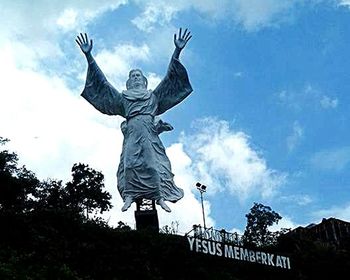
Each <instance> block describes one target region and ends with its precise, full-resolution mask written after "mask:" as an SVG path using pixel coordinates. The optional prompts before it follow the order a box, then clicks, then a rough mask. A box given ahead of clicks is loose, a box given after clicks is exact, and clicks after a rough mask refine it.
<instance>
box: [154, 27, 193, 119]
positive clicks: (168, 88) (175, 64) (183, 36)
mask: <svg viewBox="0 0 350 280" xmlns="http://www.w3.org/2000/svg"><path fill="white" fill-rule="evenodd" d="M191 38H192V35H191V32H190V31H188V30H187V28H186V29H185V31H184V33H182V28H180V29H179V34H178V36H176V33H175V34H174V45H175V50H174V53H173V55H172V57H171V61H170V64H169V67H168V71H167V74H166V76H165V77H164V79H163V80H162V81H161V82H160V84H159V85H158V86H157V87H156V89H155V90H154V91H153V93H154V94H155V95H156V96H157V97H158V109H157V115H160V114H162V113H164V112H166V111H167V110H169V109H170V108H172V107H174V106H175V105H177V104H178V103H180V102H181V101H182V100H184V99H185V98H186V97H187V96H188V95H189V94H190V93H191V92H192V86H191V84H190V81H189V78H188V75H187V71H186V68H185V67H184V66H183V65H182V64H181V62H180V60H179V57H180V53H181V51H182V50H183V49H184V47H185V46H186V44H187V43H188V41H189V40H190V39H191Z"/></svg>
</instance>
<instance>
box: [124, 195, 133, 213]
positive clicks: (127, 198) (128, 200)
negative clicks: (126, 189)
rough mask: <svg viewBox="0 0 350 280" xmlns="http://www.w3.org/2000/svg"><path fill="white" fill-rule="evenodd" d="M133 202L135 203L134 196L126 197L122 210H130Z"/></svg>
mask: <svg viewBox="0 0 350 280" xmlns="http://www.w3.org/2000/svg"><path fill="white" fill-rule="evenodd" d="M131 203H133V200H132V198H131V197H130V196H128V197H126V198H125V201H124V205H123V207H122V211H123V212H125V211H126V210H128V209H129V207H130V206H131Z"/></svg>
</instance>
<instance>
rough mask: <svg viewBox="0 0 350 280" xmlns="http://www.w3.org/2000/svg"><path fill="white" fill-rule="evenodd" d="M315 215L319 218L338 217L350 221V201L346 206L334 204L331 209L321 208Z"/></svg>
mask: <svg viewBox="0 0 350 280" xmlns="http://www.w3.org/2000/svg"><path fill="white" fill-rule="evenodd" d="M313 216H314V217H315V219H317V220H321V219H322V218H326V219H327V218H331V217H333V218H337V219H341V220H345V221H350V203H348V204H345V205H344V206H333V207H331V208H329V209H323V210H319V211H316V212H314V213H313Z"/></svg>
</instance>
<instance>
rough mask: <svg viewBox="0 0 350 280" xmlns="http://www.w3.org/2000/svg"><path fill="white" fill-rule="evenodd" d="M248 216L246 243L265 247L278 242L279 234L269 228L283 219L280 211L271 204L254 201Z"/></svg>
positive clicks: (244, 239)
mask: <svg viewBox="0 0 350 280" xmlns="http://www.w3.org/2000/svg"><path fill="white" fill-rule="evenodd" d="M246 217H247V226H246V229H245V231H244V235H243V242H244V243H245V244H246V245H253V246H257V247H264V246H270V245H274V244H275V243H276V241H277V240H276V239H277V235H276V234H275V233H273V232H270V231H269V229H268V228H269V227H270V226H272V225H273V224H274V223H278V221H279V220H280V219H282V217H281V216H280V215H279V214H278V213H276V212H275V211H273V210H272V209H271V207H269V206H265V205H263V204H260V203H254V206H253V207H252V208H251V209H250V212H249V213H248V214H247V215H246Z"/></svg>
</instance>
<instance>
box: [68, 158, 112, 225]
mask: <svg viewBox="0 0 350 280" xmlns="http://www.w3.org/2000/svg"><path fill="white" fill-rule="evenodd" d="M72 177H73V178H72V181H71V182H68V183H67V185H66V191H67V199H68V201H67V202H68V205H69V207H70V208H71V209H75V210H77V211H79V212H80V213H83V212H84V211H85V212H86V216H87V218H88V217H89V214H90V213H92V212H95V213H97V212H98V211H99V212H100V213H103V212H104V211H107V210H109V209H110V208H112V204H111V202H110V201H109V200H110V199H111V195H110V194H109V193H108V192H107V191H103V189H104V176H103V174H102V173H101V172H98V171H96V170H94V169H92V168H90V167H89V166H88V165H86V164H82V163H78V164H74V165H73V167H72Z"/></svg>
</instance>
